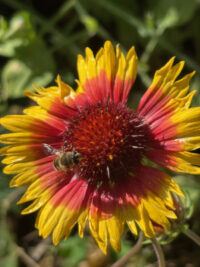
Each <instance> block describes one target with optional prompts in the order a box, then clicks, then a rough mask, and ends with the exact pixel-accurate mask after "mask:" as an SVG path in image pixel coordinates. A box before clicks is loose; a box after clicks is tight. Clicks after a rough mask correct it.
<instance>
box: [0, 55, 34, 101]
mask: <svg viewBox="0 0 200 267" xmlns="http://www.w3.org/2000/svg"><path fill="white" fill-rule="evenodd" d="M30 77H31V70H30V69H29V68H28V67H27V66H26V65H25V64H24V63H23V62H21V61H19V60H15V59H13V60H10V61H8V63H7V64H6V65H5V66H4V68H3V71H2V90H3V92H2V96H3V98H4V99H7V98H10V97H12V98H18V97H21V96H22V95H23V90H24V89H25V85H26V84H27V82H28V80H29V79H30Z"/></svg>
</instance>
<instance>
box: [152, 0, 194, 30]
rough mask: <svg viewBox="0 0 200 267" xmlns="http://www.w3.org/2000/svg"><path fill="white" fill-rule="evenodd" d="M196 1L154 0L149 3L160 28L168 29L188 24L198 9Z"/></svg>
mask: <svg viewBox="0 0 200 267" xmlns="http://www.w3.org/2000/svg"><path fill="white" fill-rule="evenodd" d="M196 6H197V1H195V0H190V1H188V0H154V1H149V8H150V12H152V13H153V14H154V16H155V19H156V21H157V24H158V26H159V27H163V28H168V27H172V26H175V25H181V24H184V23H186V22H188V21H189V20H190V19H191V18H192V16H193V14H194V11H195V9H196Z"/></svg>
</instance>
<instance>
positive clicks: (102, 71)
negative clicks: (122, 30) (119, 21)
mask: <svg viewBox="0 0 200 267" xmlns="http://www.w3.org/2000/svg"><path fill="white" fill-rule="evenodd" d="M173 63H174V58H172V59H170V60H169V61H168V62H167V64H166V65H165V66H164V67H162V68H161V69H159V70H158V71H156V73H155V76H154V78H153V82H152V84H151V85H150V87H149V89H148V90H147V91H146V93H145V94H144V96H143V97H142V98H141V100H140V103H139V106H138V108H137V110H135V111H134V110H131V109H130V108H128V107H127V105H126V103H127V99H128V95H129V93H130V90H131V88H132V86H133V83H134V81H135V78H136V72H137V55H136V53H135V49H134V47H132V48H131V49H130V50H129V51H128V53H127V55H126V56H125V55H124V54H123V53H122V51H121V50H120V48H119V46H117V47H116V51H115V50H114V48H113V46H112V44H111V43H110V42H109V41H107V42H105V45H104V47H103V48H101V49H100V50H99V51H98V53H97V55H96V56H94V55H93V52H92V51H91V50H90V49H89V48H86V56H85V58H84V57H83V56H81V55H79V56H78V75H79V80H78V81H77V84H78V88H77V90H76V91H74V90H73V89H72V88H71V87H70V86H69V85H67V84H65V83H64V82H62V81H61V78H60V76H58V77H57V80H56V82H57V86H52V87H49V88H38V87H35V89H36V91H37V93H32V92H25V94H26V95H27V96H29V97H30V98H32V99H33V100H34V101H35V102H37V104H38V105H37V106H33V107H30V108H28V109H25V110H24V113H25V114H24V115H9V116H5V117H3V118H1V119H0V123H1V124H2V125H3V126H4V127H5V128H7V129H8V130H9V131H11V132H12V133H8V134H2V135H1V136H0V141H1V142H2V143H5V144H7V146H4V147H3V148H1V150H0V153H1V155H6V157H5V158H4V159H3V163H5V164H7V165H8V166H6V167H5V169H4V172H5V173H7V174H16V176H15V177H14V178H13V179H12V180H11V183H10V185H11V186H23V185H28V188H27V190H26V192H25V194H24V195H23V196H22V198H21V199H20V200H19V202H18V203H20V204H21V203H24V202H29V201H33V202H32V204H30V205H29V206H28V207H27V208H26V209H24V210H23V211H22V213H23V214H27V213H31V212H34V211H36V210H39V212H38V215H37V219H36V228H38V230H39V234H40V235H41V236H42V237H44V238H45V237H47V236H48V235H49V234H51V233H52V235H53V243H54V244H57V243H58V242H59V241H60V240H61V239H62V238H68V236H69V234H70V232H71V230H72V228H73V227H74V225H76V224H78V229H79V235H80V236H81V237H83V234H84V228H85V225H86V222H88V225H89V230H90V232H91V234H92V236H93V237H94V239H95V240H96V242H97V243H98V245H99V247H100V248H101V249H102V251H103V252H104V253H106V251H107V244H108V242H110V244H111V246H112V247H113V248H114V249H115V250H116V251H119V250H120V237H121V235H122V233H123V230H124V226H125V224H127V225H128V227H129V229H130V231H131V232H132V233H133V234H134V235H137V232H138V229H141V230H142V231H143V232H144V234H145V236H147V237H151V238H152V237H154V236H155V232H154V224H157V225H161V226H162V227H163V228H168V227H169V226H170V222H169V220H171V219H173V218H174V219H175V218H176V215H175V213H174V211H173V210H174V208H175V207H174V204H173V199H172V196H171V192H174V193H176V194H178V195H183V194H182V192H181V190H180V189H179V187H178V185H177V184H176V183H175V181H174V180H173V179H172V178H171V177H170V176H169V175H168V174H167V173H165V172H163V171H162V170H161V168H158V167H159V166H158V165H160V166H164V167H166V168H168V169H170V170H173V171H177V172H185V173H191V174H200V167H199V166H200V156H199V155H197V154H195V153H192V152H191V151H192V150H195V149H197V148H199V147H200V126H199V125H200V108H198V107H194V108H190V103H191V100H192V97H193V95H194V94H195V92H194V91H193V92H191V93H188V90H189V82H190V79H191V77H192V76H193V75H194V72H192V73H190V74H187V75H185V76H184V77H183V78H181V79H178V80H177V77H178V75H179V74H180V72H181V70H182V68H183V65H184V63H183V62H180V63H178V64H175V65H173ZM145 162H146V163H145ZM147 162H153V164H150V165H148V164H147ZM153 166H158V167H153Z"/></svg>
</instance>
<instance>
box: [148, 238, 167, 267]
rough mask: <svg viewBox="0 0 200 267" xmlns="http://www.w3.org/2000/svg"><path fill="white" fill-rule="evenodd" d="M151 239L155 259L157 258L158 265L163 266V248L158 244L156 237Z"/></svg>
mask: <svg viewBox="0 0 200 267" xmlns="http://www.w3.org/2000/svg"><path fill="white" fill-rule="evenodd" d="M151 241H152V245H153V248H154V251H155V253H156V256H157V259H158V266H159V267H165V257H164V254H163V250H162V248H161V246H160V244H159V243H158V241H157V240H156V239H151Z"/></svg>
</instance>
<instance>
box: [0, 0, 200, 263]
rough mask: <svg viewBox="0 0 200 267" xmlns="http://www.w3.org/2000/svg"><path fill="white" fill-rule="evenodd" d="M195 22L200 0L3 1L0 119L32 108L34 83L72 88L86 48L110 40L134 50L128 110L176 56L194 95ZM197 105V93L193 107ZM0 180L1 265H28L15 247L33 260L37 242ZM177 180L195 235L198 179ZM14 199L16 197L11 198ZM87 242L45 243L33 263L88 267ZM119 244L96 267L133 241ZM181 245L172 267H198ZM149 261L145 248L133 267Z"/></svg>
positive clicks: (199, 57) (198, 50)
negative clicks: (59, 81) (135, 68)
mask: <svg viewBox="0 0 200 267" xmlns="http://www.w3.org/2000/svg"><path fill="white" fill-rule="evenodd" d="M199 17H200V1H199V0H190V1H188V0H141V1H137V0H123V1H122V0H109V1H108V0H96V1H95V2H94V1H93V0H68V1H64V0H60V1H47V0H44V1H36V0H35V1H31V0H26V1H25V0H24V1H21V0H1V1H0V57H1V61H0V76H1V84H0V114H1V116H2V115H4V114H8V113H21V112H22V109H23V107H24V106H28V105H29V104H30V103H31V102H29V100H27V98H25V97H24V94H23V91H24V90H25V89H28V90H32V84H36V85H38V86H44V87H45V86H48V85H50V84H53V83H54V80H55V78H56V75H57V74H58V73H59V74H61V76H62V79H63V80H64V81H65V82H67V83H69V84H70V85H72V86H75V83H74V79H75V78H76V77H77V71H76V56H77V54H78V53H82V54H83V53H84V48H85V46H90V47H91V48H92V49H93V50H94V51H97V50H98V49H99V47H100V46H102V44H103V42H104V41H105V40H107V39H109V40H111V41H112V42H113V43H114V44H117V43H120V45H121V48H122V49H123V50H124V51H126V50H127V49H129V47H130V46H132V45H135V47H136V50H137V52H138V55H139V60H140V63H139V75H138V79H137V81H136V85H135V88H134V102H130V105H131V106H133V107H135V106H136V104H137V103H138V100H139V98H140V97H141V95H142V94H143V92H144V91H145V90H146V87H147V86H148V85H149V84H150V81H151V78H152V75H153V73H154V71H155V70H156V69H158V68H159V67H161V66H162V65H163V64H164V63H165V62H166V61H167V60H168V59H169V58H170V57H172V56H174V55H175V56H176V57H177V60H185V61H186V68H185V72H188V71H189V72H190V71H192V70H193V69H195V70H196V71H197V75H196V77H195V78H194V79H193V82H192V86H191V89H197V90H198V89H200V79H199V70H200V63H199V62H200V35H199V29H200V19H199ZM199 104H200V101H199V90H198V93H197V97H196V98H195V102H194V105H199ZM0 130H1V132H2V131H4V130H3V129H2V128H1V129H0ZM1 169H2V166H1ZM0 173H1V174H0V209H1V210H0V216H1V223H0V266H6V267H7V266H14V267H15V266H28V265H27V263H26V262H24V260H23V257H21V256H19V255H18V254H17V253H16V246H22V247H23V248H24V250H25V251H26V252H27V253H28V254H30V255H33V254H31V249H32V248H33V247H34V248H36V247H37V246H39V245H40V243H41V242H42V241H41V239H38V237H37V235H36V236H35V235H34V233H33V234H32V237H30V236H31V235H30V236H29V234H30V232H32V231H33V225H34V220H35V217H30V216H24V217H22V216H20V215H19V212H18V211H16V209H14V207H15V202H16V201H17V200H18V199H19V197H20V194H21V193H22V192H21V191H15V190H14V191H12V190H11V189H9V188H8V184H9V176H6V175H4V174H2V172H0ZM177 181H178V183H179V184H180V185H181V187H182V188H183V189H184V190H186V191H187V192H188V194H189V196H190V199H191V206H193V205H194V214H193V216H192V218H191V219H190V221H189V222H188V223H189V224H190V225H191V227H193V228H194V230H195V231H196V232H197V233H199V234H200V230H199V219H200V209H199V200H200V199H199V189H200V179H199V177H193V176H183V175H181V176H178V177H177ZM13 192H16V193H15V194H14V195H13ZM187 205H188V203H187ZM87 237H88V233H87V231H86V238H84V239H79V237H78V236H77V234H74V235H72V236H71V237H70V238H69V240H68V241H67V242H64V241H63V242H62V243H61V244H60V245H59V246H58V247H56V248H53V246H51V245H50V244H49V245H48V246H47V249H46V250H45V251H44V252H43V254H42V255H41V257H40V258H39V259H37V260H38V261H39V262H40V265H41V266H49V267H51V266H69V267H70V266H92V265H81V263H80V262H82V261H84V260H85V261H86V262H87V263H88V262H90V263H91V262H92V260H91V255H93V253H92V252H93V251H96V250H97V247H96V245H95V244H94V243H92V241H91V239H89V238H87ZM179 238H181V237H179ZM124 239H125V240H123V246H122V252H121V253H120V254H116V253H114V252H112V253H111V254H109V257H108V258H105V259H104V260H103V261H101V260H99V258H98V257H99V256H98V257H97V256H96V257H97V260H96V265H95V266H97V267H98V266H106V265H108V264H109V263H110V262H112V261H115V260H117V259H119V258H120V257H121V256H122V255H124V254H125V253H127V251H128V250H129V249H130V248H131V247H132V246H133V244H134V243H135V239H134V237H132V236H131V235H130V234H129V233H126V234H125V236H124ZM183 240H185V239H183ZM178 241H179V240H178ZM178 241H177V242H176V241H175V242H174V243H172V244H169V245H168V248H167V250H166V252H167V253H168V254H167V258H168V259H170V262H172V264H174V265H173V266H185V265H183V264H186V263H188V264H193V265H191V266H200V260H199V256H198V255H199V253H198V248H196V247H194V246H193V245H191V243H190V242H188V241H187V240H186V241H183V242H181V244H180V242H178ZM89 247H91V249H88V248H89ZM195 249H196V250H195ZM91 251H92V252H91ZM174 251H176V253H174ZM183 251H184V252H183ZM191 251H192V252H191ZM184 253H185V254H187V253H189V254H188V255H190V256H189V260H188V261H187V262H185V258H184V262H183V260H182V255H183V254H184ZM190 253H192V255H193V257H191V254H190ZM152 255H153V253H152V251H151V250H150V249H148V248H147V247H146V248H145V249H144V250H143V251H142V252H141V253H139V254H137V255H136V256H135V257H134V258H133V259H132V261H131V262H132V263H133V264H134V265H133V266H136V267H140V266H145V265H147V264H148V263H150V262H151V261H155V260H156V259H155V256H152ZM100 256H101V258H102V257H103V255H100ZM93 261H94V259H93ZM47 262H48V264H47ZM101 262H103V263H101ZM79 264H80V265H79ZM85 264H86V263H85ZM88 264H89V263H88ZM100 264H102V265H100ZM131 266H132V265H131Z"/></svg>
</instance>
